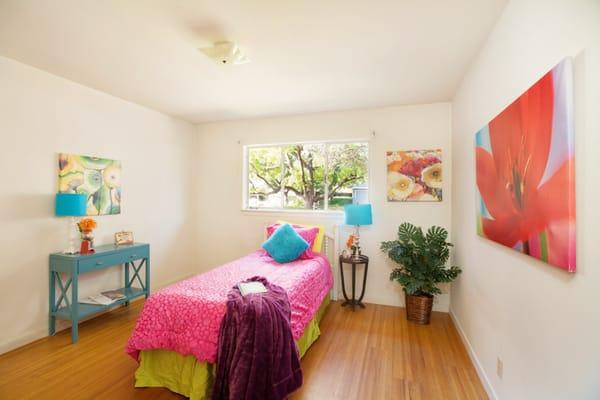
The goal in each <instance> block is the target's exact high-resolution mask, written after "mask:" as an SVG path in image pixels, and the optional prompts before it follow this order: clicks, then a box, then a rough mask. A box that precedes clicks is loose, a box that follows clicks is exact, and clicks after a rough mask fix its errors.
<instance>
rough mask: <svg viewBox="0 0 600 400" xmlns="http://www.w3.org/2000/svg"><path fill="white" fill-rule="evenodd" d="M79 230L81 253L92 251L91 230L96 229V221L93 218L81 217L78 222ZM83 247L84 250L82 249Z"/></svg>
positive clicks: (92, 235)
mask: <svg viewBox="0 0 600 400" xmlns="http://www.w3.org/2000/svg"><path fill="white" fill-rule="evenodd" d="M77 226H78V227H79V232H81V240H82V243H81V249H82V251H81V253H82V254H85V253H93V252H94V250H93V248H94V234H93V230H94V229H96V226H97V224H96V221H94V219H93V218H83V219H82V220H81V221H79V223H77ZM84 249H85V250H84Z"/></svg>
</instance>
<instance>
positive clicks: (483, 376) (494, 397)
mask: <svg viewBox="0 0 600 400" xmlns="http://www.w3.org/2000/svg"><path fill="white" fill-rule="evenodd" d="M449 313H450V318H452V321H453V322H454V326H455V327H456V330H457V331H458V334H459V335H460V338H461V339H462V342H463V344H464V345H465V348H466V349H467V353H469V357H470V358H471V361H472V362H473V365H474V366H475V371H477V375H479V379H480V380H481V383H483V388H484V389H485V391H486V392H487V394H488V397H489V398H490V399H491V400H499V399H498V395H497V394H496V391H495V390H494V387H493V386H492V384H491V382H490V380H489V378H488V376H487V375H486V373H485V370H484V369H483V367H482V366H481V362H480V361H479V358H477V354H475V350H474V349H473V346H471V342H469V339H468V338H467V335H466V334H465V331H464V330H463V328H462V325H461V324H460V321H459V320H458V318H457V317H456V315H455V314H454V312H453V311H452V309H451V310H450V312H449Z"/></svg>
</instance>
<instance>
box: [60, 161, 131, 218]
mask: <svg viewBox="0 0 600 400" xmlns="http://www.w3.org/2000/svg"><path fill="white" fill-rule="evenodd" d="M58 191H59V192H60V193H84V194H86V195H87V215H107V214H120V213H121V162H120V161H116V160H110V159H108V158H99V157H90V156H82V155H76V154H64V153H60V154H59V155H58Z"/></svg>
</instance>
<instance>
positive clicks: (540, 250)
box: [476, 60, 576, 271]
mask: <svg viewBox="0 0 600 400" xmlns="http://www.w3.org/2000/svg"><path fill="white" fill-rule="evenodd" d="M571 75H572V72H571V65H570V62H569V60H565V61H563V62H562V63H561V64H559V65H557V66H556V67H555V68H554V69H553V70H552V71H550V72H548V73H547V74H546V75H544V76H543V77H542V78H541V79H540V80H539V81H538V82H536V83H535V84H534V85H533V86H532V87H531V88H530V89H529V90H527V91H526V92H525V93H523V94H522V95H521V96H520V97H519V98H518V99H517V100H516V101H514V102H513V103H512V104H510V105H509V106H508V107H507V108H506V109H505V110H504V111H502V113H500V114H499V115H498V116H497V117H496V118H494V119H493V120H492V121H490V123H489V124H488V125H487V126H486V127H484V128H483V129H482V130H480V131H479V132H478V133H477V147H476V165H477V188H478V191H479V195H480V207H479V210H478V211H479V215H478V217H479V218H478V232H479V234H480V235H482V236H484V237H486V238H488V239H491V240H493V241H496V242H498V243H500V244H503V245H505V246H508V247H511V248H514V249H515V250H518V251H521V252H523V253H525V254H527V255H530V256H533V257H536V258H539V259H541V260H543V261H546V262H548V263H550V264H553V265H555V266H558V267H560V268H563V269H565V270H568V271H575V266H576V259H575V176H574V165H575V158H574V152H573V150H574V148H573V127H572V126H573V125H572V100H571V86H572V85H571V78H570V77H571Z"/></svg>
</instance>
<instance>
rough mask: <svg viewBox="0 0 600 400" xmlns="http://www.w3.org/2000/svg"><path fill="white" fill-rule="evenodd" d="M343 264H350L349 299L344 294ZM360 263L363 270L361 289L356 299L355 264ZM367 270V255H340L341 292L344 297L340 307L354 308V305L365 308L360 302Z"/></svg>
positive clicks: (363, 294) (363, 293) (365, 282)
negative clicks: (350, 285) (350, 286)
mask: <svg viewBox="0 0 600 400" xmlns="http://www.w3.org/2000/svg"><path fill="white" fill-rule="evenodd" d="M344 264H351V265H352V298H351V299H349V298H348V295H347V294H346V284H345V282H344ZM361 264H364V266H365V270H364V273H363V284H362V290H361V292H360V297H359V298H358V299H357V298H356V266H357V265H361ZM368 270H369V257H367V256H363V255H359V256H357V257H353V256H347V257H344V256H340V274H341V275H342V293H343V294H344V298H345V299H346V301H344V302H343V303H342V307H345V306H351V307H352V310H354V308H355V307H356V306H359V307H361V308H365V305H364V304H363V303H362V299H363V297H364V296H365V287H366V286H367V272H368Z"/></svg>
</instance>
